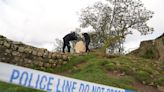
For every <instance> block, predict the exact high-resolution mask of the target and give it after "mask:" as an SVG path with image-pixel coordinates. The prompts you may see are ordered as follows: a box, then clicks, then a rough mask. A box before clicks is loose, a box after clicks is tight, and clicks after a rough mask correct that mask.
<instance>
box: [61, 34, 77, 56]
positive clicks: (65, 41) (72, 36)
mask: <svg viewBox="0 0 164 92" xmlns="http://www.w3.org/2000/svg"><path fill="white" fill-rule="evenodd" d="M73 40H77V35H76V33H75V32H71V33H69V34H67V35H66V36H64V37H63V50H62V51H63V53H65V47H67V49H68V52H70V49H71V45H70V41H73Z"/></svg>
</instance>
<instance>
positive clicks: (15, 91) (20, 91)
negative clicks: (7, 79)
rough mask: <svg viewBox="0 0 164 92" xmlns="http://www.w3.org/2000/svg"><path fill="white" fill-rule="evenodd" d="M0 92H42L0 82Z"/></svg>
mask: <svg viewBox="0 0 164 92" xmlns="http://www.w3.org/2000/svg"><path fill="white" fill-rule="evenodd" d="M0 92H43V91H40V90H35V89H31V88H25V87H22V86H18V85H14V84H8V83H4V82H0Z"/></svg>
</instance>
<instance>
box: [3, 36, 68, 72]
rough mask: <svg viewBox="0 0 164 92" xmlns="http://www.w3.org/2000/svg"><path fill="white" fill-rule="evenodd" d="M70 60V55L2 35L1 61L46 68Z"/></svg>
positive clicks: (57, 65)
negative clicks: (12, 39)
mask: <svg viewBox="0 0 164 92" xmlns="http://www.w3.org/2000/svg"><path fill="white" fill-rule="evenodd" d="M68 61H69V57H68V56H67V55H65V54H60V53H54V52H49V51H47V49H42V48H36V47H32V46H29V45H25V44H23V43H21V42H16V41H11V40H9V39H7V38H6V37H4V36H1V35H0V62H6V63H10V64H15V65H19V66H24V67H29V68H37V69H45V68H55V67H59V66H61V65H63V64H66V63H67V62H68Z"/></svg>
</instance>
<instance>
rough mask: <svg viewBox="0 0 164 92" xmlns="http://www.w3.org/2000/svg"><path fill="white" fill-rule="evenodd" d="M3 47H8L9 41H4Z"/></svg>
mask: <svg viewBox="0 0 164 92" xmlns="http://www.w3.org/2000/svg"><path fill="white" fill-rule="evenodd" d="M3 45H4V46H5V47H7V48H10V46H11V45H10V44H9V43H7V42H4V44H3Z"/></svg>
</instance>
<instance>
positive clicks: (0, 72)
mask: <svg viewBox="0 0 164 92" xmlns="http://www.w3.org/2000/svg"><path fill="white" fill-rule="evenodd" d="M0 81H3V82H7V83H12V84H17V85H21V86H24V87H30V88H34V89H39V90H43V91H47V92H134V91H131V90H126V89H121V88H116V87H111V86H105V85H101V84H96V83H91V82H86V81H81V80H77V79H73V78H68V77H64V76H60V75H55V74H50V73H46V72H42V71H38V70H33V69H29V68H24V67H20V66H15V65H11V64H6V63H1V62H0Z"/></svg>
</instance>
